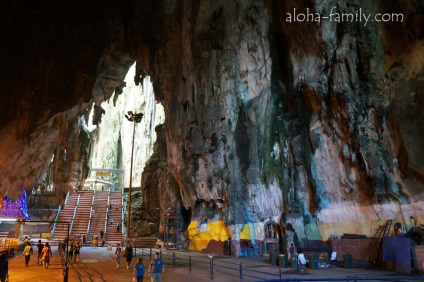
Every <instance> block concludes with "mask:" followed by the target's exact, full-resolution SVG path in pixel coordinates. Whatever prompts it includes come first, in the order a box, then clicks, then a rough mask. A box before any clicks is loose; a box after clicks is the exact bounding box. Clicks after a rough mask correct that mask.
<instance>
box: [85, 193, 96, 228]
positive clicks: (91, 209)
mask: <svg viewBox="0 0 424 282" xmlns="http://www.w3.org/2000/svg"><path fill="white" fill-rule="evenodd" d="M95 195H96V190H94V193H93V198H92V200H91V208H90V217H89V218H88V226H87V234H89V233H90V225H91V219H92V217H93V205H94V196H95Z"/></svg>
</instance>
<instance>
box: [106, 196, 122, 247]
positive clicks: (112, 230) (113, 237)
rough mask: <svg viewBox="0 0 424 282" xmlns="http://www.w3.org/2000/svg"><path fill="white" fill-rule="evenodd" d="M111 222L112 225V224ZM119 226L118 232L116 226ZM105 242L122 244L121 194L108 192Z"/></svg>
mask: <svg viewBox="0 0 424 282" xmlns="http://www.w3.org/2000/svg"><path fill="white" fill-rule="evenodd" d="M112 222H113V223H112ZM118 223H119V224H120V225H121V226H120V228H119V232H118V230H117V224H118ZM106 242H108V243H109V242H113V243H122V193H121V192H110V195H109V221H108V224H107V230H106Z"/></svg>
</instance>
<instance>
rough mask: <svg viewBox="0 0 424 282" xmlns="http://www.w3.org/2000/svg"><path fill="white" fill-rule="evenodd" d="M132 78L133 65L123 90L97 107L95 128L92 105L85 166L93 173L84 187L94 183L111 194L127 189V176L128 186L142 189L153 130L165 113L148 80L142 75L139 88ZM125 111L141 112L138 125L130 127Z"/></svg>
mask: <svg viewBox="0 0 424 282" xmlns="http://www.w3.org/2000/svg"><path fill="white" fill-rule="evenodd" d="M134 77H135V64H133V65H132V66H131V67H130V69H129V70H128V72H127V74H126V77H125V83H123V85H124V87H122V88H119V89H117V90H116V91H115V92H114V93H113V94H112V96H111V97H110V98H109V99H108V100H107V101H105V102H103V103H101V104H100V105H97V107H99V106H100V107H101V110H100V112H102V114H101V117H100V122H99V123H98V124H97V125H93V124H92V120H93V116H94V114H95V112H96V111H95V110H94V107H96V105H94V104H93V109H92V111H91V114H90V120H89V122H88V129H89V131H90V134H91V136H90V137H91V140H92V142H91V148H90V156H89V160H88V164H89V166H90V167H92V168H96V171H94V170H93V169H91V175H88V180H87V182H88V186H89V185H91V184H92V183H94V182H96V185H98V186H100V187H101V186H104V188H103V189H104V190H109V189H108V188H109V187H112V188H111V189H114V191H120V190H121V191H122V190H123V187H129V184H130V176H132V177H131V181H132V187H141V186H142V185H141V175H142V172H143V169H144V166H145V164H146V162H147V161H148V160H149V158H150V157H151V155H152V154H153V145H154V143H155V142H156V131H155V127H156V126H157V125H160V124H163V122H164V121H165V113H164V109H163V106H162V105H161V104H160V103H157V101H156V100H155V95H154V91H153V85H152V83H151V81H150V77H148V76H146V77H145V78H144V79H143V81H142V83H140V84H139V85H136V84H135V82H134ZM97 112H99V110H97ZM128 112H134V113H143V118H142V119H141V121H140V123H136V124H135V126H134V122H131V121H129V120H128V119H127V118H126V117H125V116H126V115H127V113H128ZM96 118H98V117H96ZM132 150H134V152H132ZM131 156H132V158H133V164H132V170H131ZM93 173H95V174H93ZM90 182H92V183H90ZM132 191H133V190H132Z"/></svg>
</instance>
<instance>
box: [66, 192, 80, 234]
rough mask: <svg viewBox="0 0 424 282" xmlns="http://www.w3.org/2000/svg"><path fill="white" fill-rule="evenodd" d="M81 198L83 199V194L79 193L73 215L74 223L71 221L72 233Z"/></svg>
mask: <svg viewBox="0 0 424 282" xmlns="http://www.w3.org/2000/svg"><path fill="white" fill-rule="evenodd" d="M80 200H81V194H78V200H77V204H76V206H75V209H74V215H73V216H72V223H71V228H70V229H69V234H72V228H73V227H74V223H75V217H76V216H77V210H78V205H79V203H80ZM69 234H68V235H69Z"/></svg>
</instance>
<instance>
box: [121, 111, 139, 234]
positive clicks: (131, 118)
mask: <svg viewBox="0 0 424 282" xmlns="http://www.w3.org/2000/svg"><path fill="white" fill-rule="evenodd" d="M125 117H126V118H127V119H128V120H129V121H131V122H133V123H134V127H133V136H132V147H131V165H130V185H129V187H128V207H127V209H128V220H127V241H128V240H129V239H130V224H131V188H132V171H133V155H134V135H135V125H136V123H140V122H141V119H142V118H143V114H142V113H133V112H132V111H128V115H125Z"/></svg>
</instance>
